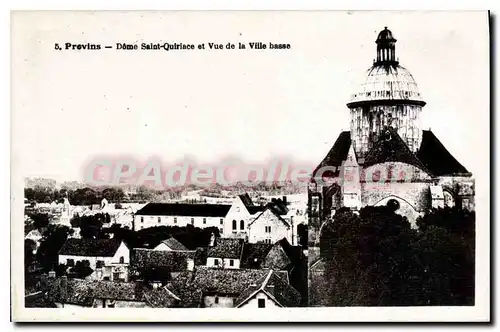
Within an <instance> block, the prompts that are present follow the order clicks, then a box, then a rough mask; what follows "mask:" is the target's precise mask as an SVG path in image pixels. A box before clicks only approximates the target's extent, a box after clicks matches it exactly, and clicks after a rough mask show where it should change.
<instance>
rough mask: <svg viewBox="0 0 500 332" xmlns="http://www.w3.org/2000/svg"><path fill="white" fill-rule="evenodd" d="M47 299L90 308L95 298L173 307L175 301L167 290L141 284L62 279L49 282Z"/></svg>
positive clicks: (175, 298) (173, 295)
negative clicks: (150, 287)
mask: <svg viewBox="0 0 500 332" xmlns="http://www.w3.org/2000/svg"><path fill="white" fill-rule="evenodd" d="M48 298H49V299H50V301H52V302H63V303H68V304H76V305H80V306H86V307H91V306H92V305H93V302H94V300H95V299H107V300H119V301H134V302H145V303H146V304H147V305H149V306H150V307H172V306H174V305H175V304H176V303H177V300H178V298H177V297H176V296H175V294H173V293H171V292H170V291H169V290H167V289H164V288H159V289H148V288H146V287H144V285H142V284H140V283H131V282H128V283H127V282H113V281H88V280H83V279H66V280H65V279H64V278H57V279H55V280H54V281H53V282H51V285H50V287H49V288H48Z"/></svg>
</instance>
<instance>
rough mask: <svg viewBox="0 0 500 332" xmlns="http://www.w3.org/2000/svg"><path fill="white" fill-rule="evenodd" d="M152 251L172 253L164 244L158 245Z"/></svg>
mask: <svg viewBox="0 0 500 332" xmlns="http://www.w3.org/2000/svg"><path fill="white" fill-rule="evenodd" d="M153 250H158V251H172V249H170V247H169V246H167V245H166V244H165V243H160V244H159V245H157V246H156V247H155V248H154V249H153Z"/></svg>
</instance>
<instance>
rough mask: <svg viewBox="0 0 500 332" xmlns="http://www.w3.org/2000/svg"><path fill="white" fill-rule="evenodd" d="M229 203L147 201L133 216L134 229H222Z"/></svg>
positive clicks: (229, 206)
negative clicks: (188, 226) (173, 227)
mask: <svg viewBox="0 0 500 332" xmlns="http://www.w3.org/2000/svg"><path fill="white" fill-rule="evenodd" d="M230 208H231V205H223V204H184V203H148V204H146V205H145V206H144V207H143V208H142V209H140V210H138V211H137V212H136V214H135V216H134V230H141V229H144V228H148V227H158V226H187V225H192V226H195V227H200V228H206V227H217V228H218V229H219V231H221V232H223V231H224V222H225V218H226V215H227V213H228V211H229V209H230Z"/></svg>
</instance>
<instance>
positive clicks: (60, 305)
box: [55, 302, 90, 309]
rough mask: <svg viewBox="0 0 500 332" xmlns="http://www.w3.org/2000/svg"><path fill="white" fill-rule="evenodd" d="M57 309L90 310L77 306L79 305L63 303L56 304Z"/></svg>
mask: <svg viewBox="0 0 500 332" xmlns="http://www.w3.org/2000/svg"><path fill="white" fill-rule="evenodd" d="M55 305H56V307H57V308H64V309H81V308H90V307H86V306H82V305H77V304H68V303H61V302H56V303H55Z"/></svg>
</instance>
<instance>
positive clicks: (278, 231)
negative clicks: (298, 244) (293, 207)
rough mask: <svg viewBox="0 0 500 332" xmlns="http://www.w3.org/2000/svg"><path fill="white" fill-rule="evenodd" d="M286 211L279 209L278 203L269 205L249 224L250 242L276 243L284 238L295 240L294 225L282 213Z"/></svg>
mask: <svg viewBox="0 0 500 332" xmlns="http://www.w3.org/2000/svg"><path fill="white" fill-rule="evenodd" d="M284 212H285V211H281V210H279V209H278V208H277V207H276V205H268V206H266V208H265V209H264V211H262V212H261V213H260V214H259V215H258V216H257V217H256V218H255V219H254V220H252V221H251V222H250V223H249V224H248V241H249V242H250V243H258V242H264V243H269V244H272V243H275V242H277V241H278V240H280V239H282V238H286V239H289V240H290V241H291V242H292V243H294V242H295V237H296V234H293V231H294V227H293V225H292V224H291V219H288V220H289V221H287V220H285V219H284V218H283V217H282V215H284V214H286V213H284Z"/></svg>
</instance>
